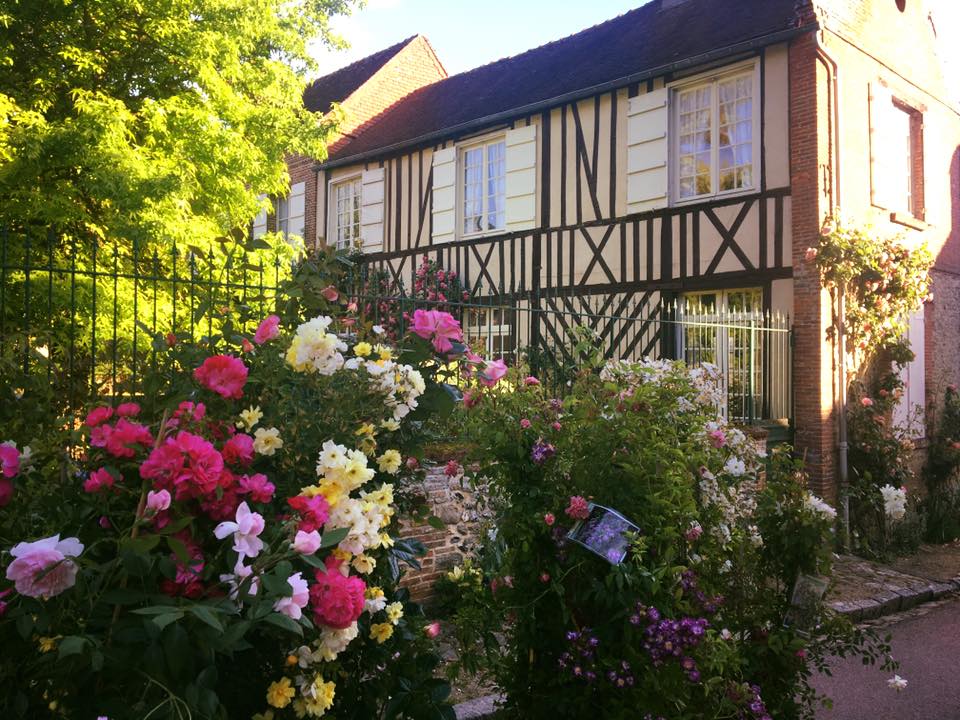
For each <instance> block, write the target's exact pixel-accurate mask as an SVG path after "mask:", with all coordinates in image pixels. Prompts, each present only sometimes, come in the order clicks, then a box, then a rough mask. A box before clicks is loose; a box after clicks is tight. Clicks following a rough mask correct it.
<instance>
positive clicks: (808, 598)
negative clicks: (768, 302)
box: [443, 362, 894, 720]
mask: <svg viewBox="0 0 960 720" xmlns="http://www.w3.org/2000/svg"><path fill="white" fill-rule="evenodd" d="M508 379H509V380H510V382H508V383H505V384H504V385H502V386H499V387H498V388H495V389H492V390H491V389H480V390H478V391H477V392H476V393H474V394H473V395H472V402H471V406H472V407H471V408H470V410H469V412H468V414H467V417H466V418H465V419H464V420H463V427H464V433H465V436H466V437H469V438H471V440H473V441H475V442H476V445H477V447H478V448H480V449H481V451H480V452H479V453H477V454H476V457H474V458H471V460H472V461H473V462H476V463H478V464H479V467H478V475H479V476H482V477H486V478H489V479H490V487H491V497H492V500H493V502H494V506H495V510H496V513H497V532H496V534H495V536H492V537H491V538H490V539H489V541H488V542H486V543H485V546H484V547H483V548H481V551H480V553H479V554H478V558H477V559H476V561H475V562H473V563H471V564H470V565H467V566H465V567H463V568H459V569H457V570H455V571H453V572H451V573H450V574H449V575H448V576H447V577H446V578H445V580H444V583H443V584H444V586H445V589H444V591H443V592H444V595H445V596H446V597H448V598H449V599H450V601H451V604H452V605H453V607H454V608H455V624H456V626H457V628H456V634H457V637H458V639H459V641H460V649H461V663H462V666H463V667H464V668H465V669H467V670H470V671H473V670H477V669H480V670H483V669H485V670H486V671H487V672H488V673H489V674H490V675H491V676H492V678H493V679H494V680H495V681H496V684H497V685H498V686H499V687H500V688H501V689H502V690H503V691H504V692H505V694H506V697H507V701H506V708H505V712H506V715H507V716H508V717H518V718H520V717H522V718H582V717H588V716H595V717H603V718H707V717H729V718H743V719H749V720H766V719H767V718H771V717H775V718H778V719H779V718H797V717H807V718H811V717H813V712H814V707H815V705H816V702H815V693H814V691H813V690H812V689H811V687H810V686H809V684H808V679H809V677H810V675H811V673H812V672H813V671H814V670H815V669H817V668H819V667H822V665H823V663H824V661H825V659H826V658H827V657H828V656H830V655H832V654H835V653H839V654H847V653H860V654H862V655H863V656H864V658H865V659H866V660H867V661H868V662H876V661H879V662H881V663H882V664H883V665H884V666H885V667H887V668H891V667H894V663H892V661H891V660H890V658H889V655H888V651H889V648H888V647H886V646H885V645H884V644H883V643H882V642H880V641H879V640H878V639H877V638H876V637H874V636H872V635H869V634H865V633H862V632H860V631H857V630H855V629H853V628H852V627H851V626H850V625H849V624H848V623H847V622H846V621H845V620H843V619H841V618H838V617H836V616H834V615H832V614H830V613H827V612H823V611H822V605H821V603H820V595H821V594H822V591H823V590H824V589H825V587H826V584H825V582H824V581H823V579H822V578H823V577H824V576H825V575H827V574H828V572H829V568H830V560H831V545H832V527H833V524H834V520H835V512H834V510H833V508H831V507H830V506H829V505H827V504H826V503H824V502H823V501H822V500H820V499H819V498H816V497H814V496H812V495H810V494H809V493H808V492H807V491H806V489H805V486H804V480H805V478H804V476H803V473H802V470H801V468H800V467H799V466H798V465H797V464H796V463H795V462H794V461H793V460H792V459H791V458H790V457H789V455H788V454H786V453H777V454H776V455H775V456H774V458H772V461H771V462H770V464H769V466H768V469H767V473H766V480H765V483H764V484H763V485H762V486H760V484H759V483H758V481H757V474H758V471H759V469H760V468H761V465H762V464H763V463H765V462H766V459H765V458H764V457H762V453H761V452H760V451H759V450H758V447H757V445H756V443H755V442H754V441H753V440H751V439H750V438H748V437H747V436H746V435H745V434H744V433H743V432H741V431H740V430H738V429H737V428H734V427H730V426H728V425H727V424H726V423H724V422H723V421H722V420H720V419H718V418H717V417H716V410H715V408H716V406H717V404H716V393H717V387H716V377H715V376H714V373H713V372H712V370H711V369H710V368H703V369H698V370H690V371H688V370H687V369H686V368H684V367H683V366H682V365H675V364H671V363H666V362H643V363H636V364H630V363H611V364H608V365H606V366H605V367H603V368H602V370H601V372H599V373H594V372H589V371H586V372H583V373H581V375H580V376H579V378H578V379H577V380H576V382H575V384H574V387H573V388H572V392H571V394H570V395H569V397H567V398H566V399H565V400H563V401H562V402H561V401H559V400H556V399H552V398H550V397H548V396H546V395H545V394H544V392H543V387H542V386H541V385H540V383H539V382H538V380H537V379H536V378H533V377H526V378H524V377H523V376H522V375H514V376H510V377H509V378H508ZM503 633H505V635H506V639H505V640H506V643H505V648H504V647H503V646H502V645H501V642H500V640H501V639H502V635H501V634H503Z"/></svg>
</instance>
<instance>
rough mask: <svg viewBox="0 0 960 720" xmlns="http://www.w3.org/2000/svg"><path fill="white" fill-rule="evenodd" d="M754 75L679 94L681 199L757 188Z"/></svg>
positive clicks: (726, 78)
mask: <svg viewBox="0 0 960 720" xmlns="http://www.w3.org/2000/svg"><path fill="white" fill-rule="evenodd" d="M754 90H755V80H754V71H753V70H751V71H749V72H746V73H739V74H737V75H725V76H721V77H717V78H713V79H711V80H709V81H707V82H703V83H699V84H696V85H690V86H685V87H681V88H679V89H677V90H675V91H674V104H675V124H676V126H675V133H674V136H675V138H676V141H675V146H674V147H675V157H676V163H675V166H674V178H675V184H674V193H675V197H676V198H677V199H678V200H690V199H693V198H701V197H709V196H712V195H717V194H720V193H727V192H739V191H742V190H749V189H752V188H754V187H756V182H757V178H756V173H755V172H754V145H755V137H754V136H755V133H754V126H755V117H754V115H755V105H756V103H754Z"/></svg>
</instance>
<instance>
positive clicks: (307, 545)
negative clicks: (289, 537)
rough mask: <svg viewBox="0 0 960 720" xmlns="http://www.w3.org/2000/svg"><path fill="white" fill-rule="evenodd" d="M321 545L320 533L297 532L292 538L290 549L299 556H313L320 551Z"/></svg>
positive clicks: (313, 531) (314, 531) (312, 531)
mask: <svg viewBox="0 0 960 720" xmlns="http://www.w3.org/2000/svg"><path fill="white" fill-rule="evenodd" d="M321 544H322V541H321V537H320V533H319V532H317V531H316V530H311V531H310V532H304V531H303V530H297V535H296V537H294V538H293V546H292V547H293V551H294V552H298V553H300V554H301V555H313V554H314V553H315V552H316V551H317V550H319V549H320V545H321Z"/></svg>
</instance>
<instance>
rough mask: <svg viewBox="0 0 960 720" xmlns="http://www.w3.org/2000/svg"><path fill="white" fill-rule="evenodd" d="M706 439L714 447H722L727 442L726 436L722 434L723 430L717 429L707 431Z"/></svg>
mask: <svg viewBox="0 0 960 720" xmlns="http://www.w3.org/2000/svg"><path fill="white" fill-rule="evenodd" d="M707 439H708V440H709V441H710V444H711V445H712V446H713V447H715V448H722V447H723V446H724V445H726V444H727V436H726V435H724V433H723V430H720V429H717V430H712V431H710V432H709V433H707Z"/></svg>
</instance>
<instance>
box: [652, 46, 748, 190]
mask: <svg viewBox="0 0 960 720" xmlns="http://www.w3.org/2000/svg"><path fill="white" fill-rule="evenodd" d="M742 75H750V76H751V79H752V85H751V88H752V91H751V96H750V97H751V102H752V106H751V111H752V112H751V116H750V135H751V137H750V145H751V148H752V150H751V158H752V161H751V164H752V172H753V184H752V185H751V186H750V187H745V188H733V189H731V190H720V189H719V187H720V149H719V142H717V139H716V136H717V134H718V126H719V119H720V109H719V102H720V100H719V92H718V91H717V85H718V84H719V83H720V82H722V81H724V80H729V79H731V78H735V77H737V76H742ZM705 85H710V86H711V87H712V88H713V91H712V92H711V94H710V134H711V143H710V161H711V170H710V182H711V186H712V190H711V192H709V193H701V194H697V195H691V196H689V197H685V198H681V197H680V102H679V96H680V93H681V92H684V91H687V90H693V89H696V88H697V87H701V86H705ZM666 87H667V90H668V92H669V95H668V97H667V103H668V108H667V109H668V121H667V122H668V126H669V129H668V141H669V143H668V152H667V167H668V176H669V179H668V183H669V188H670V192H669V197H670V205H671V206H680V205H689V204H693V203H698V202H704V201H706V200H712V199H714V198H728V197H737V196H740V195H751V194H755V193H758V192H760V190H761V188H762V187H763V178H762V177H761V171H762V166H763V163H762V162H761V152H762V149H763V143H762V134H763V128H762V127H761V124H760V109H761V106H762V103H763V101H764V89H763V87H762V84H761V82H760V63H759V61H758V60H757V59H756V58H751V59H750V60H746V61H744V62H740V63H736V64H734V65H730V66H727V67H724V68H722V69H720V70H711V71H709V72H706V73H700V74H697V75H694V76H691V77H687V78H683V79H682V80H677V81H676V82H672V83H668V84H667V86H666Z"/></svg>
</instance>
